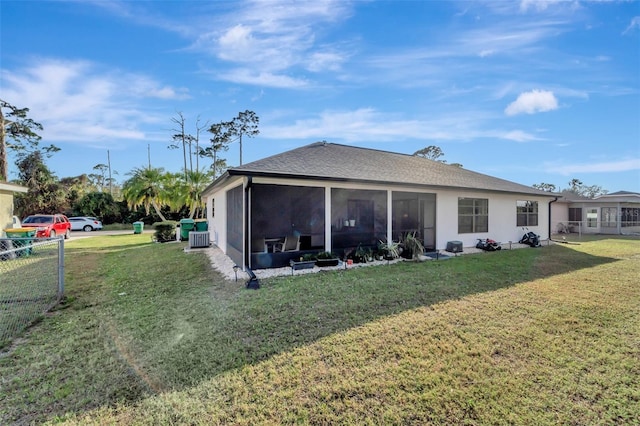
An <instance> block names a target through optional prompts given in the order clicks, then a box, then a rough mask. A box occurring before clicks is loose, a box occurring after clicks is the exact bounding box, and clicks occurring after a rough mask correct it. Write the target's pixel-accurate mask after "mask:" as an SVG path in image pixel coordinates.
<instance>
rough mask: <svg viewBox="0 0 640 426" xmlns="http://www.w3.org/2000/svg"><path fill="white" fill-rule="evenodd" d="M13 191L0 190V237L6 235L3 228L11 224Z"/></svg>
mask: <svg viewBox="0 0 640 426" xmlns="http://www.w3.org/2000/svg"><path fill="white" fill-rule="evenodd" d="M12 217H13V192H6V191H0V237H6V234H5V232H4V230H5V229H6V228H9V227H10V226H11V225H12V224H13V220H12Z"/></svg>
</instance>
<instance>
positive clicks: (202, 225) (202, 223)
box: [195, 219, 209, 232]
mask: <svg viewBox="0 0 640 426" xmlns="http://www.w3.org/2000/svg"><path fill="white" fill-rule="evenodd" d="M195 222H196V231H198V232H204V231H208V230H209V223H208V222H207V219H196V220H195Z"/></svg>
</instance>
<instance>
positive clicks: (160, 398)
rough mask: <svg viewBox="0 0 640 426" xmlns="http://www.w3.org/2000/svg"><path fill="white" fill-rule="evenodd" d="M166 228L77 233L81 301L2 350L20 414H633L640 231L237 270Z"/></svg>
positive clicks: (134, 419) (0, 403) (8, 403)
mask: <svg viewBox="0 0 640 426" xmlns="http://www.w3.org/2000/svg"><path fill="white" fill-rule="evenodd" d="M182 247H183V245H182V244H150V243H149V239H148V236H142V235H127V236H117V237H100V238H89V239H84V240H78V241H72V242H71V243H69V244H68V249H69V250H68V259H67V274H68V278H67V289H68V301H67V303H66V304H65V305H64V306H63V308H62V309H60V310H58V311H56V312H55V313H54V314H53V315H51V316H50V317H48V318H46V319H45V320H44V321H43V322H41V323H40V324H38V325H37V326H36V327H34V328H33V329H32V331H31V333H30V334H29V335H28V336H27V338H26V339H24V340H23V341H21V342H19V343H18V344H17V345H14V347H13V348H12V350H11V351H10V352H8V353H6V354H4V355H3V356H2V357H0V376H1V377H2V381H1V382H0V385H1V386H2V388H0V407H1V408H0V420H2V423H8V422H21V423H28V422H40V421H43V420H47V419H49V420H51V421H56V422H57V421H67V422H69V423H80V424H85V423H92V422H93V423H101V424H103V423H124V424H127V423H136V424H164V423H189V424H216V423H226V424H255V423H269V424H280V423H314V424H317V423H321V424H326V423H362V424H380V423H402V424H404V423H447V424H449V423H463V424H465V423H466V424H505V423H516V424H520V423H526V424H557V423H573V424H589V423H590V424H594V423H598V424H601V423H605V424H606V423H616V422H617V423H625V422H626V423H629V422H631V421H632V420H633V419H637V418H638V417H640V408H638V407H640V390H639V389H640V379H639V377H640V367H639V363H638V359H639V358H640V346H639V345H638V342H640V313H639V312H638V309H637V306H638V305H639V304H640V288H639V286H638V284H637V277H638V276H639V275H640V262H638V260H639V259H640V244H639V241H638V239H605V240H601V241H594V242H585V243H582V244H580V245H555V246H551V247H545V248H541V249H523V250H513V251H503V252H498V253H481V254H478V255H465V256H460V257H456V258H453V259H450V260H446V261H439V262H427V263H419V264H418V263H401V264H397V265H390V266H380V267H375V268H358V269H354V270H349V271H338V272H326V273H320V274H315V275H300V276H295V277H283V278H278V279H271V280H265V281H263V282H262V284H263V287H262V289H261V290H259V291H248V290H244V289H243V288H242V285H241V283H235V282H228V281H224V280H222V279H221V277H220V276H219V275H218V274H217V273H216V272H214V271H212V270H211V269H210V267H209V266H208V264H207V259H206V257H205V256H204V255H202V254H190V255H185V254H184V253H182Z"/></svg>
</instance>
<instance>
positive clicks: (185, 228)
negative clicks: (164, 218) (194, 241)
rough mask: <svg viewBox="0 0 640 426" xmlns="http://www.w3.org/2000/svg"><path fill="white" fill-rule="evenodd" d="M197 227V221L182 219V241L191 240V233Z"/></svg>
mask: <svg viewBox="0 0 640 426" xmlns="http://www.w3.org/2000/svg"><path fill="white" fill-rule="evenodd" d="M195 227H196V221H195V220H193V219H180V241H188V240H189V232H191V231H193V230H194V229H195Z"/></svg>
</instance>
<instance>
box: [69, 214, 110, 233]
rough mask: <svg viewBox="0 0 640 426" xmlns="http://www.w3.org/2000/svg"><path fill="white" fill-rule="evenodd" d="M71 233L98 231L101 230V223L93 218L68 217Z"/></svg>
mask: <svg viewBox="0 0 640 426" xmlns="http://www.w3.org/2000/svg"><path fill="white" fill-rule="evenodd" d="M69 222H71V230H72V231H85V232H90V231H98V230H100V229H102V222H100V221H99V220H98V219H97V218H95V217H90V216H76V217H70V218H69Z"/></svg>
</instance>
